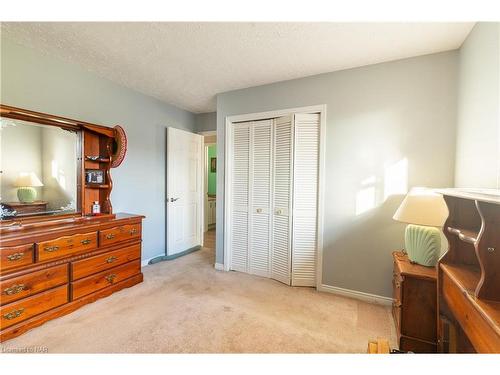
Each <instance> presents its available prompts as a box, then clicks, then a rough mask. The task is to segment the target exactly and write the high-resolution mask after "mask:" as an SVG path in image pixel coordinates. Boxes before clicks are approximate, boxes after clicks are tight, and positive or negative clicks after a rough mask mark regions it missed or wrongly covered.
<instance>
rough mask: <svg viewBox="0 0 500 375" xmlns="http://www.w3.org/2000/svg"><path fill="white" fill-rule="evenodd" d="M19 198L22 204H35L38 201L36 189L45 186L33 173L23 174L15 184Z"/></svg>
mask: <svg viewBox="0 0 500 375" xmlns="http://www.w3.org/2000/svg"><path fill="white" fill-rule="evenodd" d="M15 186H17V188H18V189H17V198H18V199H19V202H21V203H33V202H34V201H35V200H36V196H37V193H36V189H35V187H39V186H43V184H42V181H40V179H39V178H38V177H37V175H36V174H35V173H33V172H30V173H21V174H20V175H19V176H18V177H17V179H16V182H15Z"/></svg>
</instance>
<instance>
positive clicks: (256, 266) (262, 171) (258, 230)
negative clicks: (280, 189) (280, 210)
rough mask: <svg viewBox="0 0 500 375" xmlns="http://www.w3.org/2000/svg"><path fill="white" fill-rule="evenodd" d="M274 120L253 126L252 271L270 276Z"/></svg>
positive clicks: (251, 182)
mask: <svg viewBox="0 0 500 375" xmlns="http://www.w3.org/2000/svg"><path fill="white" fill-rule="evenodd" d="M272 130H273V120H262V121H255V122H253V123H252V124H251V127H250V171H249V175H250V204H249V206H250V212H251V214H250V217H249V219H250V225H249V233H250V243H249V267H248V273H251V274H254V275H259V276H265V277H269V276H270V272H269V270H270V267H269V265H270V242H271V241H270V236H271V219H270V218H271V196H272V180H271V174H272V149H271V146H272Z"/></svg>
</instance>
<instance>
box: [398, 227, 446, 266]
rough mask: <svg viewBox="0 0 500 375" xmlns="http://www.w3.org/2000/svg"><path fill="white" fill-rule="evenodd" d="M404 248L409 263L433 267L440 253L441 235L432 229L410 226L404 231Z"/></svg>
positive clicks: (435, 229) (437, 230)
mask: <svg viewBox="0 0 500 375" xmlns="http://www.w3.org/2000/svg"><path fill="white" fill-rule="evenodd" d="M405 246H406V249H405V250H406V253H407V254H408V258H409V259H410V261H412V262H414V263H418V264H421V265H422V266H427V267H434V266H435V265H436V263H437V261H438V258H439V253H440V251H441V233H440V231H439V229H437V228H434V227H425V226H422V225H413V224H410V225H408V226H407V227H406V230H405Z"/></svg>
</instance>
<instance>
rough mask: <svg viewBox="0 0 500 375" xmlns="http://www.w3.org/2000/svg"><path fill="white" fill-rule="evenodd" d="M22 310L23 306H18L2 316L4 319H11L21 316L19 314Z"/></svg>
mask: <svg viewBox="0 0 500 375" xmlns="http://www.w3.org/2000/svg"><path fill="white" fill-rule="evenodd" d="M23 312H24V308H20V309H18V310H14V311H11V312H10V313H7V314H5V315H4V316H3V317H4V319H7V320H12V319H16V318H18V317H20V316H21V314H22V313H23Z"/></svg>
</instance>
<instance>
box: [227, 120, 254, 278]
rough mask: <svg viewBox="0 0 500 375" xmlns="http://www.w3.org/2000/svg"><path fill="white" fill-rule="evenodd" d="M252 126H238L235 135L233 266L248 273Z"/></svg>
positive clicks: (245, 124) (235, 127)
mask: <svg viewBox="0 0 500 375" xmlns="http://www.w3.org/2000/svg"><path fill="white" fill-rule="evenodd" d="M249 124H250V123H241V124H235V125H234V129H233V135H232V140H231V141H232V147H233V163H232V181H231V182H230V183H231V187H232V197H231V200H232V202H231V265H230V269H231V270H234V271H241V272H248V243H249V242H248V241H249V236H248V222H249V220H248V209H249V191H250V189H249V184H250V179H249V172H250V127H249Z"/></svg>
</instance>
